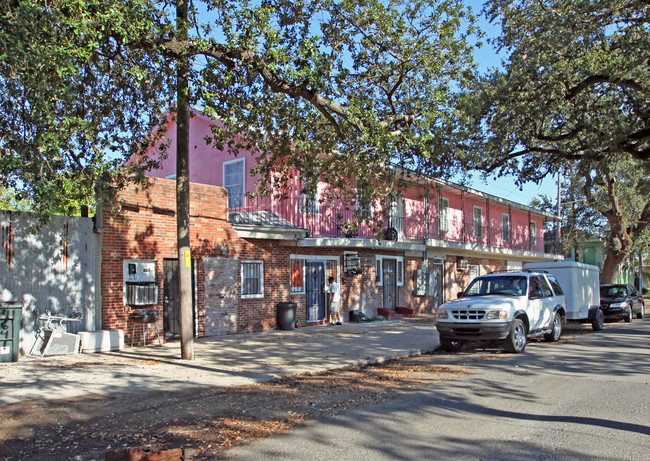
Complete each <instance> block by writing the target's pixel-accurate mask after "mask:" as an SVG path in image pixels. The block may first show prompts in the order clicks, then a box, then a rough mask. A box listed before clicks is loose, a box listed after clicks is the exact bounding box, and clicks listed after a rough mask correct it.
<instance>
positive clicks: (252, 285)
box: [241, 261, 264, 298]
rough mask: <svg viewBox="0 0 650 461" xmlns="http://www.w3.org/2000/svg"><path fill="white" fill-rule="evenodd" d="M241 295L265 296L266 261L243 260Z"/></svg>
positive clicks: (244, 296) (248, 296)
mask: <svg viewBox="0 0 650 461" xmlns="http://www.w3.org/2000/svg"><path fill="white" fill-rule="evenodd" d="M241 295H242V298H262V297H264V262H262V261H242V263H241Z"/></svg>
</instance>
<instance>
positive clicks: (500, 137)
mask: <svg viewBox="0 0 650 461" xmlns="http://www.w3.org/2000/svg"><path fill="white" fill-rule="evenodd" d="M487 14H488V16H489V17H490V18H491V19H492V20H493V21H495V22H500V23H501V25H502V29H503V33H502V35H501V36H500V37H499V38H498V40H496V41H495V44H496V45H497V46H498V47H499V48H500V50H501V51H502V52H506V53H507V54H508V59H507V60H506V61H505V62H504V63H503V64H504V68H503V69H502V70H494V71H492V72H491V73H490V75H487V76H486V77H485V78H484V80H483V82H482V86H481V91H480V92H477V96H476V98H474V99H473V100H472V101H471V102H472V103H473V104H475V110H476V120H477V122H478V123H479V125H477V128H476V131H477V133H479V134H478V135H477V137H476V139H475V143H474V144H473V146H472V148H473V150H474V154H473V155H472V156H470V157H469V158H468V160H469V162H470V165H471V166H472V167H480V168H482V169H487V170H488V171H494V172H498V173H514V174H516V175H517V176H519V177H520V179H521V180H522V181H525V180H534V181H538V180H540V179H541V178H542V177H544V176H545V175H546V174H548V173H549V172H555V171H557V170H558V169H560V168H562V167H563V166H565V165H567V162H573V161H583V160H584V161H610V160H612V161H616V159H617V157H620V156H631V157H633V158H637V159H640V160H644V161H647V160H650V129H649V127H650V119H649V115H650V65H649V64H650V61H649V60H650V31H649V26H650V22H649V21H650V5H648V3H647V2H644V1H640V0H628V1H620V0H603V1H598V2H591V1H575V0H572V1H569V0H552V1H542V2H538V1H531V0H520V1H509V0H491V1H489V2H488V7H487Z"/></svg>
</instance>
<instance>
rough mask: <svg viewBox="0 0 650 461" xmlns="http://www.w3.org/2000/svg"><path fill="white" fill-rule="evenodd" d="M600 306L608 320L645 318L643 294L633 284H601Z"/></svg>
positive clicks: (627, 320) (628, 320)
mask: <svg viewBox="0 0 650 461" xmlns="http://www.w3.org/2000/svg"><path fill="white" fill-rule="evenodd" d="M600 308H601V309H602V311H603V314H605V319H607V320H625V321H626V322H631V321H632V318H633V317H634V316H635V315H636V318H638V319H642V318H643V311H644V308H645V306H644V304H643V296H642V295H641V293H639V290H637V289H636V288H634V287H633V286H632V285H624V284H612V285H601V286H600Z"/></svg>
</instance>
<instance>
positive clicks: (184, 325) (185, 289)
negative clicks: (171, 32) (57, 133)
mask: <svg viewBox="0 0 650 461" xmlns="http://www.w3.org/2000/svg"><path fill="white" fill-rule="evenodd" d="M188 1H189V0H176V2H177V3H176V27H177V28H178V35H179V37H180V38H185V37H186V36H187V32H188V3H187V2H188ZM189 68H190V65H189V59H188V58H186V57H180V58H179V59H177V61H176V85H177V89H176V91H177V94H176V106H177V107H176V117H177V119H176V123H177V125H176V126H177V130H178V131H177V139H176V236H177V246H178V285H179V286H178V288H179V290H178V293H179V303H180V330H181V359H183V360H194V329H193V328H192V326H193V323H194V322H193V315H192V314H193V305H192V304H193V303H192V254H191V252H190V168H189V145H190V97H189Z"/></svg>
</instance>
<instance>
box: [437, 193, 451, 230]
mask: <svg viewBox="0 0 650 461" xmlns="http://www.w3.org/2000/svg"><path fill="white" fill-rule="evenodd" d="M438 230H439V231H440V232H449V199H448V198H445V197H440V199H438Z"/></svg>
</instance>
